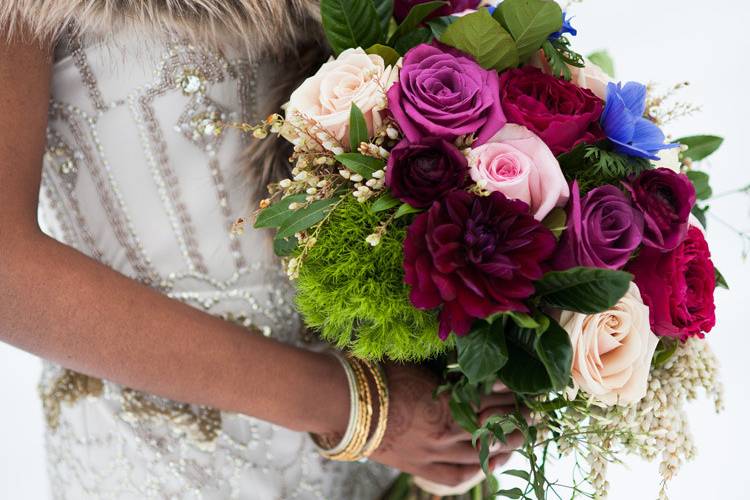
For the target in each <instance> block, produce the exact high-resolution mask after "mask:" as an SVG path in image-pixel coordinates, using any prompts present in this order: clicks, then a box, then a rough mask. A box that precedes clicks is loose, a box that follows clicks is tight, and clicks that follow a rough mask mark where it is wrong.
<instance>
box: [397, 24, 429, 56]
mask: <svg viewBox="0 0 750 500" xmlns="http://www.w3.org/2000/svg"><path fill="white" fill-rule="evenodd" d="M431 40H432V31H430V28H419V29H416V30H414V31H410V32H409V33H407V34H405V35H404V36H401V37H399V38H398V40H396V41H395V42H394V43H393V48H394V49H396V51H397V52H398V53H399V54H406V53H407V52H409V50H410V49H412V48H414V47H416V46H417V45H419V44H421V43H428V42H430V41H431Z"/></svg>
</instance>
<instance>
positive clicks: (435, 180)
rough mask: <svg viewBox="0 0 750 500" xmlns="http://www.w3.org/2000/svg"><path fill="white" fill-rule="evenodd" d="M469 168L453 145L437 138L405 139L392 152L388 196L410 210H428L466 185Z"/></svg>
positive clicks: (387, 175) (388, 172)
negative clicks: (409, 207)
mask: <svg viewBox="0 0 750 500" xmlns="http://www.w3.org/2000/svg"><path fill="white" fill-rule="evenodd" d="M468 174H469V165H468V162H467V161H466V157H465V156H464V154H463V153H462V152H461V151H460V150H459V149H458V148H457V147H456V146H454V145H453V144H451V143H449V142H447V141H444V140H442V139H438V138H436V137H425V138H424V139H422V140H420V141H419V142H416V143H411V142H409V140H408V139H404V140H402V141H401V142H399V143H398V145H397V146H396V147H395V148H393V151H391V156H389V157H388V170H387V173H386V177H385V183H386V185H387V186H388V187H389V188H390V190H391V194H393V196H394V197H396V198H398V199H399V200H401V201H403V202H404V203H408V204H409V205H411V206H413V207H418V208H428V207H429V206H430V205H432V202H433V201H435V200H437V199H439V198H440V197H442V196H443V195H444V194H445V193H447V192H448V191H452V190H454V189H457V188H462V187H464V186H465V185H466V181H467V179H468Z"/></svg>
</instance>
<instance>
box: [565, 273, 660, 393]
mask: <svg viewBox="0 0 750 500" xmlns="http://www.w3.org/2000/svg"><path fill="white" fill-rule="evenodd" d="M648 315H649V310H648V307H647V306H646V305H644V304H643V300H642V299H641V293H640V291H639V290H638V287H637V286H636V285H635V284H634V283H631V285H630V289H629V290H628V293H626V294H625V296H624V297H623V298H622V299H621V300H620V302H619V303H618V304H617V305H615V306H614V307H613V308H612V309H610V310H609V311H605V312H602V313H598V314H591V315H585V314H579V313H573V312H570V311H563V313H562V316H561V318H560V324H561V325H562V327H563V328H564V329H565V331H567V332H568V334H569V335H570V342H571V344H572V345H573V369H572V375H573V382H574V383H575V388H576V389H580V390H582V391H584V392H585V393H587V394H589V395H591V396H592V397H593V398H594V399H595V400H597V401H599V402H600V403H602V404H604V405H607V406H612V405H616V404H619V405H626V404H630V403H635V402H636V401H639V400H640V399H642V398H643V397H644V396H645V395H646V388H647V384H648V375H649V369H650V367H651V359H652V358H653V356H654V351H655V350H656V344H658V342H659V338H658V337H657V336H656V335H654V334H653V333H652V332H651V327H650V324H649V316H648Z"/></svg>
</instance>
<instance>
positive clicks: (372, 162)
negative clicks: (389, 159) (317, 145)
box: [336, 153, 385, 179]
mask: <svg viewBox="0 0 750 500" xmlns="http://www.w3.org/2000/svg"><path fill="white" fill-rule="evenodd" d="M336 161H338V162H339V163H341V164H342V165H344V166H345V167H346V168H348V169H349V170H351V171H352V172H354V173H357V174H359V175H361V176H362V177H364V178H365V179H369V178H370V177H372V174H373V172H375V171H377V170H381V169H382V168H383V167H385V162H384V161H383V160H380V159H378V158H373V157H372V156H365V155H363V154H361V153H341V154H340V155H336Z"/></svg>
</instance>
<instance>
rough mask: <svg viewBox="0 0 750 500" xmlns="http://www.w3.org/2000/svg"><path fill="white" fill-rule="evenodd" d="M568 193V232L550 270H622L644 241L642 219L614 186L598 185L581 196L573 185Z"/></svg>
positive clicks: (575, 184)
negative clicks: (588, 268)
mask: <svg viewBox="0 0 750 500" xmlns="http://www.w3.org/2000/svg"><path fill="white" fill-rule="evenodd" d="M571 192H572V193H571V200H570V206H569V208H568V223H567V229H566V230H565V232H564V233H563V235H562V237H561V238H560V245H559V247H558V249H557V252H556V254H555V258H554V261H553V267H554V268H555V269H561V270H564V269H569V268H571V267H576V266H586V267H602V268H605V269H621V268H622V267H623V266H625V264H627V263H628V260H629V259H630V256H631V255H633V252H634V251H635V249H636V248H638V245H640V244H641V242H642V241H643V216H642V215H641V213H640V212H638V210H636V209H635V208H634V207H633V205H631V204H630V200H628V198H627V196H625V195H624V194H623V192H622V191H620V190H619V189H617V188H616V187H614V186H611V185H604V186H600V187H598V188H595V189H592V190H591V191H589V192H588V193H586V195H585V196H583V197H582V196H581V194H580V192H579V190H578V183H576V182H574V183H573V187H572V190H571Z"/></svg>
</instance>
